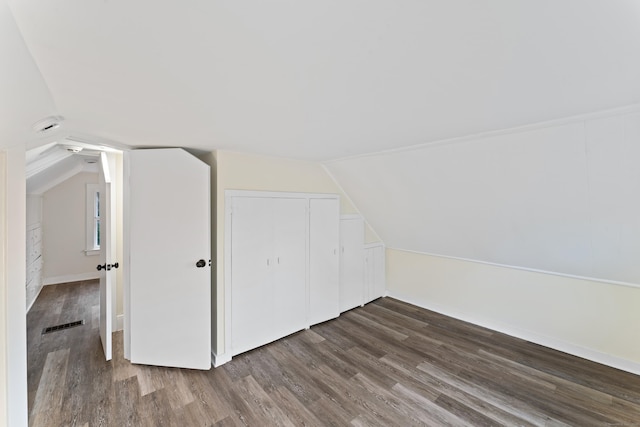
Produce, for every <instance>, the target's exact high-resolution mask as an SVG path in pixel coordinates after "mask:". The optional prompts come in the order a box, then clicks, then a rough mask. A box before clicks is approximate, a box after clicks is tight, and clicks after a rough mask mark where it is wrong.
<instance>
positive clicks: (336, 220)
mask: <svg viewBox="0 0 640 427" xmlns="http://www.w3.org/2000/svg"><path fill="white" fill-rule="evenodd" d="M339 246H340V202H339V200H338V199H311V200H310V201H309V324H310V325H315V324H317V323H321V322H324V321H327V320H329V319H333V318H335V317H338V316H339V315H340V286H339V284H340V277H339V270H340V267H339V266H340V262H339V256H338V248H339Z"/></svg>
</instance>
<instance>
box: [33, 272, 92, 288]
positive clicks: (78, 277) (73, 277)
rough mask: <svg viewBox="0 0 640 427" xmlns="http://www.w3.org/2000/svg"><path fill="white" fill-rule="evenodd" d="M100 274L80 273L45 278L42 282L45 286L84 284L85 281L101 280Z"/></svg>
mask: <svg viewBox="0 0 640 427" xmlns="http://www.w3.org/2000/svg"><path fill="white" fill-rule="evenodd" d="M99 278H100V273H98V272H97V271H96V272H95V273H93V272H91V273H80V274H67V275H64V276H54V277H45V278H44V279H43V281H42V283H43V285H45V286H48V285H58V284H60V283H71V282H82V281H83V280H94V279H99Z"/></svg>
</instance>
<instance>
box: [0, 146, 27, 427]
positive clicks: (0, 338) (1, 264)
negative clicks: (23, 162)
mask: <svg viewBox="0 0 640 427" xmlns="http://www.w3.org/2000/svg"><path fill="white" fill-rule="evenodd" d="M6 157H7V156H6V153H5V152H4V151H3V150H0V414H2V415H1V416H0V426H3V427H6V426H7V425H8V407H9V396H10V395H11V393H10V391H9V381H8V379H7V377H8V370H9V366H8V365H7V360H8V356H9V351H8V348H9V345H8V340H7V333H8V328H9V322H8V319H7V316H6V313H7V308H8V306H9V301H8V292H7V288H8V286H9V283H8V281H7V279H8V277H7V274H6V271H7V260H6V254H7V252H8V250H9V248H8V242H7V225H8V224H7V176H6V170H7V161H6ZM25 333H26V331H25Z"/></svg>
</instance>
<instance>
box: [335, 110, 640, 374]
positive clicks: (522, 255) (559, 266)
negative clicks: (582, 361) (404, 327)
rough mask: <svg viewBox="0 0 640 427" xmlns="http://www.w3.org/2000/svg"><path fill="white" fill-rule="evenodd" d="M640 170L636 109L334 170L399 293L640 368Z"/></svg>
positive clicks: (352, 161)
mask: <svg viewBox="0 0 640 427" xmlns="http://www.w3.org/2000/svg"><path fill="white" fill-rule="evenodd" d="M639 163H640V106H635V107H631V108H626V109H623V110H616V111H607V112H601V113H597V114H592V115H589V116H583V117H577V118H568V119H565V120H562V121H556V122H551V123H543V124H540V125H532V126H528V127H526V128H519V129H513V130H505V131H501V132H496V133H491V134H485V135H480V136H475V137H468V138H459V139H456V140H450V141H441V142H439V143H436V144H430V145H422V146H416V147H414V148H412V149H407V150H398V151H392V152H385V153H377V154H374V155H370V156H364V157H356V158H349V159H343V160H339V161H335V162H330V163H328V164H327V165H326V166H327V169H328V170H329V171H330V172H331V173H332V174H333V175H334V176H335V177H336V179H337V180H338V181H339V182H340V184H341V185H342V187H343V188H344V189H345V191H346V192H347V193H348V194H349V195H350V196H351V198H352V200H353V201H354V203H355V205H356V206H357V207H358V208H359V209H360V211H361V212H363V214H364V215H365V217H366V218H367V220H368V221H369V222H370V223H371V225H372V226H373V228H374V229H375V230H376V231H377V232H378V234H379V235H380V236H381V237H382V239H383V241H384V242H385V244H386V245H387V248H390V250H389V251H388V253H387V255H388V256H387V272H388V273H387V274H388V277H387V283H388V287H389V292H390V294H391V295H393V296H397V297H400V298H402V299H404V300H407V301H410V302H413V303H416V304H418V305H422V306H425V307H428V308H433V309H435V310H437V311H440V312H443V313H444V314H448V315H452V316H454V317H460V318H463V319H466V320H470V321H472V322H474V323H479V324H482V325H485V326H489V327H491V328H494V329H498V330H504V331H506V332H508V333H512V334H513V335H517V336H522V337H525V338H526V339H530V340H532V341H537V342H541V343H543V344H545V345H550V346H552V347H555V348H559V349H562V350H565V351H569V352H573V353H576V354H578V355H581V356H583V357H588V358H591V359H594V360H598V361H602V362H604V363H609V364H613V365H614V366H618V367H622V368H623V369H627V370H631V371H633V372H639V373H640V368H639V366H640V365H639V364H640V343H639V342H638V339H637V337H638V336H639V335H638V333H639V332H640V326H639V325H640V318H639V317H638V315H637V313H638V312H639V311H638V307H639V303H640V263H638V259H640V198H639V197H638V195H639V194H640V168H638V166H637V165H638V164H639ZM410 252H414V253H410ZM443 257H445V258H443ZM447 257H448V258H447ZM450 258H455V259H456V260H452V259H450Z"/></svg>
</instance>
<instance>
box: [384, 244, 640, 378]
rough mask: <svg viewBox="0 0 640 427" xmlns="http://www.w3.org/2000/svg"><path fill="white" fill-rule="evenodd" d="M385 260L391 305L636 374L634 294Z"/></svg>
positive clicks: (473, 266) (639, 350)
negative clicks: (421, 309)
mask: <svg viewBox="0 0 640 427" xmlns="http://www.w3.org/2000/svg"><path fill="white" fill-rule="evenodd" d="M386 255H387V291H388V294H389V295H390V296H392V297H396V298H399V299H402V300H405V301H408V302H411V303H413V304H416V305H419V306H422V307H425V308H428V309H431V310H434V311H437V312H440V313H443V314H446V315H449V316H452V317H456V318H459V319H462V320H465V321H469V322H472V323H474V324H477V325H482V326H485V327H488V328H490V329H493V330H496V331H501V332H504V333H507V334H509V335H512V336H516V337H520V338H522V339H525V340H529V341H532V342H536V343H539V344H542V345H545V346H548V347H552V348H556V349H558V350H561V351H565V352H567V353H571V354H575V355H577V356H580V357H584V358H587V359H591V360H594V361H597V362H599V363H604V364H607V365H610V366H615V367H618V368H620V369H624V370H627V371H630V372H634V373H636V374H640V342H639V341H638V336H640V310H638V307H640V288H636V287H630V286H623V285H613V284H609V283H603V282H596V281H591V280H584V279H577V278H571V277H563V276H559V275H553V274H545V273H538V272H533V271H526V270H518V269H513V268H507V267H500V266H496V265H489V264H483V263H478V262H471V261H465V260H459V259H452V258H444V257H438V256H432V255H425V254H419V253H411V252H406V251H401V250H394V249H388V250H387V253H386Z"/></svg>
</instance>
